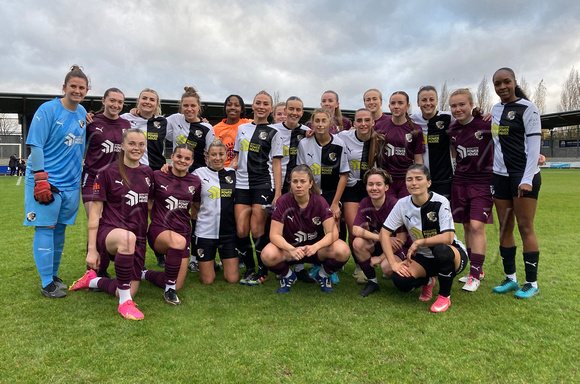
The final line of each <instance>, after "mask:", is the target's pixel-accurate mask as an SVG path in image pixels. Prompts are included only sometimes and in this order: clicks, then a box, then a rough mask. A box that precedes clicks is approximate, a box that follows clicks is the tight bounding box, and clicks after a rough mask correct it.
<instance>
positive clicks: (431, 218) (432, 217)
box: [427, 211, 437, 222]
mask: <svg viewBox="0 0 580 384" xmlns="http://www.w3.org/2000/svg"><path fill="white" fill-rule="evenodd" d="M427 220H429V221H432V222H435V221H437V213H436V212H433V211H431V212H429V213H428V214H427Z"/></svg>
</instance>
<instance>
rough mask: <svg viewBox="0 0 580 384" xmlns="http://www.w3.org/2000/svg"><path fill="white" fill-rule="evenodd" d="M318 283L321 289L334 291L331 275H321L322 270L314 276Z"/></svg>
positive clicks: (329, 291)
mask: <svg viewBox="0 0 580 384" xmlns="http://www.w3.org/2000/svg"><path fill="white" fill-rule="evenodd" d="M314 278H315V279H316V281H318V284H320V290H321V291H322V292H324V293H334V289H333V288H332V284H331V283H330V278H329V277H323V276H320V271H318V273H317V274H316V276H315V277H314Z"/></svg>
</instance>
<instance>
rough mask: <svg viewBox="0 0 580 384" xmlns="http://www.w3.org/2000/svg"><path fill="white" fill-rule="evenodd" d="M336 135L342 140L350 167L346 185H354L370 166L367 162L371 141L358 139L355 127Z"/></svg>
mask: <svg viewBox="0 0 580 384" xmlns="http://www.w3.org/2000/svg"><path fill="white" fill-rule="evenodd" d="M338 135H339V137H340V138H341V139H342V141H344V144H345V148H346V156H347V160H348V165H349V167H350V172H349V174H348V180H347V182H346V186H347V187H354V185H355V184H356V183H358V182H359V181H361V180H362V179H363V176H364V174H365V172H366V171H367V170H368V169H369V168H370V167H371V165H370V164H369V156H370V149H371V141H370V140H367V141H360V140H359V138H358V137H357V135H356V129H351V130H349V131H342V132H340V133H339V134H338Z"/></svg>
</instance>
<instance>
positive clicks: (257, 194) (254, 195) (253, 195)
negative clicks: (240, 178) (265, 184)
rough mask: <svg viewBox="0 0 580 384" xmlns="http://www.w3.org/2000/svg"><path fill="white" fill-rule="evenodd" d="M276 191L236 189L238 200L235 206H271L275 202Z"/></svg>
mask: <svg viewBox="0 0 580 384" xmlns="http://www.w3.org/2000/svg"><path fill="white" fill-rule="evenodd" d="M274 194H275V192H274V190H273V189H255V188H253V189H239V188H236V200H235V204H242V205H254V204H260V205H267V204H271V203H272V200H274Z"/></svg>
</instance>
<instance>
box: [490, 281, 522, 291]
mask: <svg viewBox="0 0 580 384" xmlns="http://www.w3.org/2000/svg"><path fill="white" fill-rule="evenodd" d="M519 288H520V285H519V284H518V282H517V281H513V280H512V279H510V278H507V277H506V279H505V280H504V281H502V282H501V284H500V285H498V286H497V287H495V288H493V291H494V292H495V293H506V292H509V291H517V290H518V289H519Z"/></svg>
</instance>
